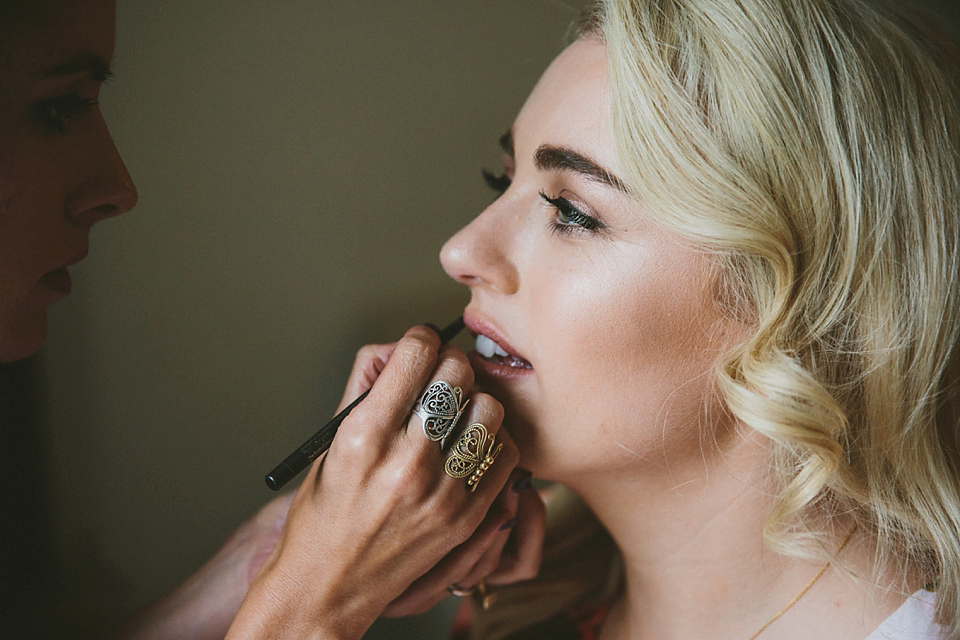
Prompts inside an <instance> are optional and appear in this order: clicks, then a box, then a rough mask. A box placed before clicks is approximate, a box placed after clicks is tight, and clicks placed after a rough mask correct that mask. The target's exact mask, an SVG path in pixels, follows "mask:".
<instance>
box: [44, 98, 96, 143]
mask: <svg viewBox="0 0 960 640" xmlns="http://www.w3.org/2000/svg"><path fill="white" fill-rule="evenodd" d="M98 104H99V101H97V100H91V99H89V98H81V97H80V96H79V95H77V92H76V91H73V92H71V93H68V94H67V95H65V96H59V97H56V98H51V99H49V100H43V101H42V102H38V103H37V104H35V105H33V116H34V117H35V118H36V119H37V122H39V123H40V124H41V125H42V126H43V127H45V128H47V129H49V130H50V131H56V132H57V133H59V134H60V135H65V134H66V133H67V123H68V122H69V121H70V120H72V119H74V118H77V117H79V116H83V115H86V114H88V113H90V112H91V111H93V109H94V107H96V106H97V105H98Z"/></svg>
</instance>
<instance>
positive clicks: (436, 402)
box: [413, 380, 470, 449]
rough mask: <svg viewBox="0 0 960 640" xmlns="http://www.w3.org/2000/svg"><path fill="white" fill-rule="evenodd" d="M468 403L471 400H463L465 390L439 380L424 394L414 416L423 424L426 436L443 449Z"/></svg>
mask: <svg viewBox="0 0 960 640" xmlns="http://www.w3.org/2000/svg"><path fill="white" fill-rule="evenodd" d="M468 402H470V400H469V398H468V399H466V400H464V399H463V389H461V388H460V387H451V386H450V385H449V384H447V383H446V382H444V381H443V380H437V381H436V382H434V383H433V384H431V385H430V386H429V387H427V390H426V391H424V392H423V395H422V396H421V397H420V400H419V401H417V404H416V405H415V406H414V407H413V414H414V415H416V416H419V417H420V420H421V421H422V422H423V432H424V433H425V434H426V436H427V437H428V438H430V439H431V440H433V441H434V442H436V441H439V442H440V448H441V449H442V448H443V447H444V445H445V444H446V441H447V437H448V436H449V435H450V433H451V432H452V431H453V428H454V427H455V426H456V425H457V420H459V419H460V416H461V415H462V414H463V410H464V408H465V407H466V406H467V403H468Z"/></svg>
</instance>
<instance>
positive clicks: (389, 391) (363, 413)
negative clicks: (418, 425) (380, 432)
mask: <svg viewBox="0 0 960 640" xmlns="http://www.w3.org/2000/svg"><path fill="white" fill-rule="evenodd" d="M439 351H440V336H439V335H438V334H437V332H436V331H434V330H433V329H431V328H429V327H426V326H423V325H418V326H416V327H413V328H411V329H409V330H408V331H407V332H406V333H405V334H404V336H403V337H402V338H400V340H399V341H398V342H397V344H396V346H395V347H394V349H393V353H392V354H390V359H389V360H387V363H386V365H385V366H384V368H383V371H382V372H381V373H380V376H379V377H378V378H377V379H376V380H375V381H374V383H373V386H372V387H371V388H370V395H369V396H367V398H366V400H364V401H363V402H362V403H361V404H360V406H359V407H357V409H356V411H355V412H354V415H357V414H359V416H360V417H362V418H364V422H367V423H368V424H369V425H370V426H372V427H373V428H380V429H393V428H395V427H396V425H397V424H398V423H399V422H400V421H401V420H405V419H406V417H407V416H408V415H409V414H410V411H411V410H412V409H413V404H414V403H415V402H416V400H417V399H418V398H419V397H420V393H421V391H422V389H423V387H424V386H425V385H426V383H427V380H429V378H430V375H431V374H432V373H433V370H434V368H435V367H436V364H437V357H438V353H439ZM371 418H372V419H371Z"/></svg>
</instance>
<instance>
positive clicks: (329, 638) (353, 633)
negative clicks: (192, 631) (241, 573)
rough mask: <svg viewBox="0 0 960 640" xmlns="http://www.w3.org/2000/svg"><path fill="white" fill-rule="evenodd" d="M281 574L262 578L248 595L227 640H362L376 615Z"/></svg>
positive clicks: (254, 584) (271, 574) (269, 573)
mask: <svg viewBox="0 0 960 640" xmlns="http://www.w3.org/2000/svg"><path fill="white" fill-rule="evenodd" d="M297 584H298V581H296V580H291V579H285V578H283V577H282V576H280V575H279V572H277V571H271V572H267V574H266V575H261V576H260V577H259V578H258V579H257V580H256V581H255V582H254V583H253V584H252V585H251V586H250V590H249V591H248V592H247V597H246V598H245V599H244V601H243V603H242V604H241V606H240V611H239V613H238V614H237V617H236V618H235V619H234V621H233V624H232V625H231V627H230V629H229V632H228V633H227V636H226V638H225V640H287V639H291V640H292V639H294V638H296V639H298V640H299V639H301V638H305V639H309V640H361V638H362V637H363V634H364V633H365V632H366V630H367V629H368V628H369V627H370V625H371V624H373V622H374V620H375V619H376V616H375V615H374V616H372V617H371V616H369V615H367V614H366V613H364V612H361V611H359V610H357V609H356V608H354V607H351V606H350V605H349V604H348V603H347V602H344V601H342V599H341V598H337V597H336V596H333V595H331V596H324V595H323V594H321V593H318V591H317V590H316V587H317V585H316V584H314V585H312V587H311V589H310V590H309V593H310V594H311V596H310V597H309V598H308V597H307V595H306V593H307V590H305V589H303V588H299V587H298V586H297Z"/></svg>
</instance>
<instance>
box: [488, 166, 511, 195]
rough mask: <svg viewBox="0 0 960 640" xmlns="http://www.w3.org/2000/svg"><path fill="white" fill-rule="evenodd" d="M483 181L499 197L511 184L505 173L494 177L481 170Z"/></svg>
mask: <svg viewBox="0 0 960 640" xmlns="http://www.w3.org/2000/svg"><path fill="white" fill-rule="evenodd" d="M483 179H484V181H485V182H486V183H487V186H488V187H490V188H491V189H493V190H494V191H496V192H497V193H498V194H500V195H503V193H504V192H506V190H507V189H509V188H510V183H511V182H512V180H511V179H510V176H508V175H507V174H506V173H501V174H500V175H499V176H495V175H493V174H492V173H490V172H489V171H487V170H486V169H484V170H483Z"/></svg>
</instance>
